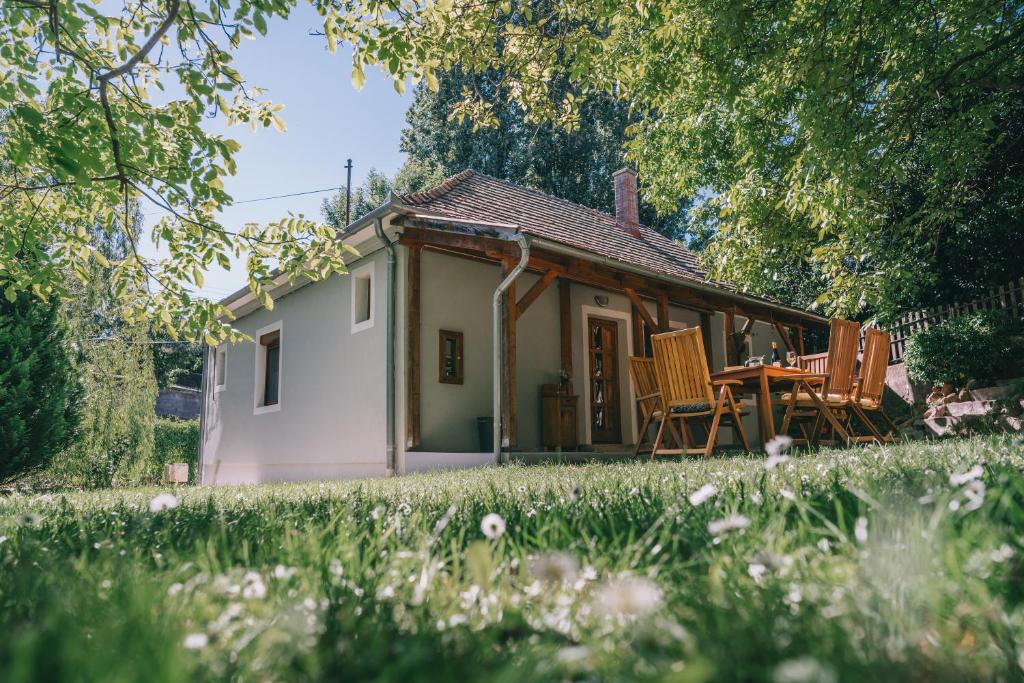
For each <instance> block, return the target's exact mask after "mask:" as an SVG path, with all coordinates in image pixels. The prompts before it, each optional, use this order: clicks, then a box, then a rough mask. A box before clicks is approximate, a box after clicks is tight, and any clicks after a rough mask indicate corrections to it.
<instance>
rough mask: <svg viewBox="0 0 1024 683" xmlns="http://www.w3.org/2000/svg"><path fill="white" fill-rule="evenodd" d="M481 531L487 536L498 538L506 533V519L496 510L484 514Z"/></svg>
mask: <svg viewBox="0 0 1024 683" xmlns="http://www.w3.org/2000/svg"><path fill="white" fill-rule="evenodd" d="M480 531H482V532H484V536H486V537H487V538H491V539H494V538H498V537H499V536H501V535H502V534H504V533H505V520H504V519H502V517H501V515H499V514H498V513H496V512H492V513H490V514H488V515H484V518H483V519H481V520H480Z"/></svg>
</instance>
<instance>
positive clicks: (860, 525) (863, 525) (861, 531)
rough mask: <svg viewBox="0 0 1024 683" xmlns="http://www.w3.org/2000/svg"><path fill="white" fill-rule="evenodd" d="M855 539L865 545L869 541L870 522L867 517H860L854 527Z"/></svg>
mask: <svg viewBox="0 0 1024 683" xmlns="http://www.w3.org/2000/svg"><path fill="white" fill-rule="evenodd" d="M853 537H854V538H856V539H857V542H858V543H865V542H866V541H867V540H868V520H867V518H866V517H858V518H857V521H856V522H855V523H854V525H853Z"/></svg>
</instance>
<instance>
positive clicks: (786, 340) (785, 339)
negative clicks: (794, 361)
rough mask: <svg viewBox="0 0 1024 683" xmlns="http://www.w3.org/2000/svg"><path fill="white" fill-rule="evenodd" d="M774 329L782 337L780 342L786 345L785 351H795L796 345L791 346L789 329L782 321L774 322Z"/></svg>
mask: <svg viewBox="0 0 1024 683" xmlns="http://www.w3.org/2000/svg"><path fill="white" fill-rule="evenodd" d="M775 330H776V331H777V332H778V333H779V335H780V336H781V337H782V343H783V344H785V345H786V351H789V352H790V353H796V347H795V346H793V340H792V339H791V338H790V336H789V330H788V329H786V327H785V326H784V325H783V324H782V323H775Z"/></svg>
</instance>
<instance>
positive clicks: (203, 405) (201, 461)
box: [195, 342, 224, 484]
mask: <svg viewBox="0 0 1024 683" xmlns="http://www.w3.org/2000/svg"><path fill="white" fill-rule="evenodd" d="M221 343H224V342H221ZM210 353H211V349H210V346H209V345H207V344H203V374H202V375H201V378H200V383H199V395H200V396H201V397H202V399H201V400H200V402H199V457H198V459H197V460H196V462H197V463H198V464H197V465H196V479H195V481H196V483H197V484H205V483H206V482H205V481H203V479H204V478H205V474H206V467H205V465H206V462H205V460H206V458H205V457H204V456H205V455H206V423H207V421H208V420H209V418H207V416H206V412H207V411H208V410H209V409H210V381H209V378H208V377H209V374H210ZM214 353H216V351H214Z"/></svg>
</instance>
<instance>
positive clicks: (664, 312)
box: [658, 293, 669, 332]
mask: <svg viewBox="0 0 1024 683" xmlns="http://www.w3.org/2000/svg"><path fill="white" fill-rule="evenodd" d="M658 331H659V332H668V331H669V322H668V294H664V293H662V294H659V295H658Z"/></svg>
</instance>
